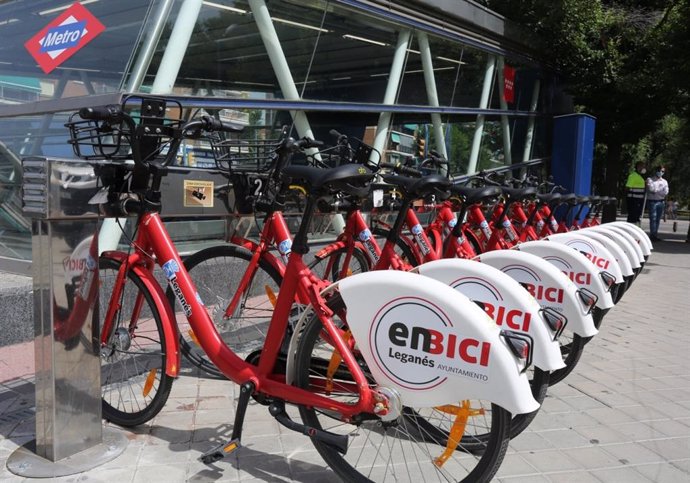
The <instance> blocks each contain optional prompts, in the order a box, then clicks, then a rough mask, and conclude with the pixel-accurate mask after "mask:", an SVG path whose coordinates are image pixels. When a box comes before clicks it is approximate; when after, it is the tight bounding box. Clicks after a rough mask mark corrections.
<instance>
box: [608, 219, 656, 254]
mask: <svg viewBox="0 0 690 483" xmlns="http://www.w3.org/2000/svg"><path fill="white" fill-rule="evenodd" d="M608 225H612V226H615V227H617V228H621V229H623V230H625V231H627V232H628V233H630V234H631V235H632V236H633V237H634V238H635V240H637V243H638V244H639V245H640V248H642V253H644V256H645V257H648V256H649V255H651V253H652V241H651V240H650V239H649V237H648V236H647V234H646V233H645V232H644V230H643V229H642V228H640V227H639V226H637V225H634V224H632V223H628V222H627V221H616V222H613V223H608Z"/></svg>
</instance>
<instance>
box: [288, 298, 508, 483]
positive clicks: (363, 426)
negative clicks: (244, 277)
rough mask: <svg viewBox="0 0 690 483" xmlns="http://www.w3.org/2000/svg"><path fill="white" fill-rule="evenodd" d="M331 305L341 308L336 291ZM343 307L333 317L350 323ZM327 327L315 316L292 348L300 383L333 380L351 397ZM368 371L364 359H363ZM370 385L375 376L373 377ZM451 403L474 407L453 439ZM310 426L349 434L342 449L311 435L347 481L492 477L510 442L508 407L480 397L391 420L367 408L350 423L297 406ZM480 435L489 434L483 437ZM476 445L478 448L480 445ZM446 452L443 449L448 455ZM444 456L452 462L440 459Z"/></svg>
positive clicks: (342, 395)
mask: <svg viewBox="0 0 690 483" xmlns="http://www.w3.org/2000/svg"><path fill="white" fill-rule="evenodd" d="M334 299H335V303H334V304H329V305H330V306H331V307H334V308H337V307H338V303H339V300H340V299H339V297H337V296H335V297H334ZM342 312H343V311H342V309H339V310H336V313H338V314H340V317H338V316H334V321H335V322H336V324H337V325H339V326H340V327H342V328H345V327H346V325H345V323H344V322H343V318H344V317H343V315H342ZM324 333H325V331H324V330H323V329H322V325H321V323H320V321H319V320H318V318H316V317H312V319H311V320H310V321H309V322H308V323H307V325H306V326H305V328H304V331H303V332H302V333H301V334H300V342H299V345H298V347H297V351H296V354H295V369H296V373H295V375H296V380H295V383H296V384H297V385H298V386H300V387H302V388H305V389H311V390H313V391H315V392H319V391H323V388H324V386H326V387H327V386H328V385H331V386H332V387H331V388H330V391H329V394H330V396H331V397H333V398H335V399H338V400H340V401H353V400H355V399H356V397H357V395H356V394H353V393H352V392H351V388H352V378H351V376H350V375H349V371H348V370H347V369H346V368H345V366H344V365H340V366H338V367H337V368H336V370H335V371H333V369H334V368H333V365H332V358H331V356H332V354H333V349H334V348H333V345H332V344H331V343H329V342H328V340H327V338H324V337H322V336H323V335H324ZM361 365H362V367H363V369H364V371H365V373H366V371H367V369H366V364H365V363H364V361H363V360H362V361H361ZM372 383H373V381H372ZM453 408H457V409H461V408H463V409H469V411H470V414H471V415H470V416H469V417H468V418H467V421H466V426H465V430H464V434H463V435H462V437H461V438H460V440H459V441H457V440H456V441H452V440H451V442H450V443H449V442H448V440H449V437H448V435H449V434H450V433H449V431H450V428H451V427H452V426H453V425H454V424H455V423H456V421H457V420H458V418H459V416H455V415H453V414H452V412H453V411H452V410H453ZM299 410H300V415H301V417H302V420H303V421H304V423H305V424H306V425H309V426H312V427H315V428H318V429H323V430H326V431H330V432H333V433H338V434H346V435H348V436H349V439H348V451H347V454H346V455H343V454H341V453H339V452H338V451H337V450H336V449H334V448H333V447H332V446H329V445H327V444H323V443H320V442H318V441H315V440H312V442H313V444H314V446H315V447H316V449H317V451H318V452H319V454H320V455H321V457H322V458H323V459H324V460H325V461H326V463H328V465H329V466H330V467H331V468H332V469H333V470H334V471H335V472H336V473H337V474H338V475H339V476H340V477H341V478H342V479H343V480H344V481H348V482H351V481H357V482H361V481H389V480H390V481H414V480H415V479H417V480H420V481H430V480H436V479H438V480H440V481H448V480H452V481H466V482H484V481H489V480H490V479H491V477H492V476H493V475H494V474H495V473H496V471H497V470H498V467H499V466H500V464H501V462H502V461H503V457H504V456H505V452H506V450H507V447H508V442H509V440H508V432H509V427H510V413H509V412H507V411H506V410H504V409H502V408H500V407H499V406H496V405H492V404H490V403H487V402H482V401H459V402H458V404H457V405H448V406H445V407H443V408H410V407H406V408H404V409H403V411H402V412H401V414H400V415H399V416H398V417H397V418H395V419H394V420H392V421H387V422H386V421H382V420H381V419H380V418H378V417H377V416H375V415H373V414H362V415H360V417H358V418H355V419H353V421H351V422H345V421H342V420H341V419H340V418H339V416H338V415H337V414H335V413H333V412H330V411H328V410H324V409H317V408H313V407H304V406H300V408H299ZM477 434H480V435H488V436H487V437H486V438H485V440H484V439H479V438H477V437H476V435H477ZM478 447H480V448H481V450H478ZM444 452H445V453H444ZM442 454H444V456H447V460H446V461H445V463H443V464H442V465H437V464H435V461H436V459H437V458H439V457H440V456H441V455H442Z"/></svg>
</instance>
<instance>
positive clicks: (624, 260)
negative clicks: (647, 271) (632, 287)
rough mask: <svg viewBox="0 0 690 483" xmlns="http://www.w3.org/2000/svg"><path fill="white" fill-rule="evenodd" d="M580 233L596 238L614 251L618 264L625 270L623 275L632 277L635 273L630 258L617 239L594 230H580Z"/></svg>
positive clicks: (622, 270) (586, 236)
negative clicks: (614, 239)
mask: <svg viewBox="0 0 690 483" xmlns="http://www.w3.org/2000/svg"><path fill="white" fill-rule="evenodd" d="M578 233H580V234H581V236H583V237H585V238H589V239H592V240H596V241H598V242H599V243H601V244H602V245H604V246H605V247H606V248H608V249H609V251H610V252H611V253H613V256H614V257H615V258H616V261H617V262H618V266H620V267H621V272H623V275H624V276H626V277H630V276H632V275H633V270H632V265H631V264H630V260H629V259H628V257H627V256H626V255H625V252H623V249H622V248H621V247H620V246H618V243H616V242H615V241H613V240H611V239H610V238H608V237H607V236H605V235H602V234H601V233H597V232H595V231H592V230H578Z"/></svg>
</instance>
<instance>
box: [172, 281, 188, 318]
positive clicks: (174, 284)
mask: <svg viewBox="0 0 690 483" xmlns="http://www.w3.org/2000/svg"><path fill="white" fill-rule="evenodd" d="M168 283H169V284H170V288H171V289H172V291H173V293H174V294H175V297H177V301H178V302H180V306H181V307H182V311H183V312H184V314H185V315H186V316H187V317H189V316H191V315H192V306H191V305H189V302H187V299H185V298H184V295H183V294H182V289H181V288H180V284H178V283H177V277H173V278H171V279H170V281H169V282H168Z"/></svg>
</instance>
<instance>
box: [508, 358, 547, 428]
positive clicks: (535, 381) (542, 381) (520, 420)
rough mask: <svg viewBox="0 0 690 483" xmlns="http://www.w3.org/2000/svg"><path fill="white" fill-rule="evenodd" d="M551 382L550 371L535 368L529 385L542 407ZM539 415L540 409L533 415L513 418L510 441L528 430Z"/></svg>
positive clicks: (533, 412)
mask: <svg viewBox="0 0 690 483" xmlns="http://www.w3.org/2000/svg"><path fill="white" fill-rule="evenodd" d="M550 380H551V373H550V372H549V371H542V370H541V369H539V368H538V367H535V368H534V372H533V373H532V377H531V378H530V381H529V385H530V388H531V389H532V397H534V399H535V400H536V401H537V402H538V403H539V406H540V407H541V404H542V403H543V402H544V399H546V392H547V390H548V389H549V382H550ZM538 413H539V409H537V410H536V411H532V412H531V413H527V414H516V415H515V416H513V419H512V420H511V421H510V439H513V438H514V437H516V436H517V435H519V434H520V433H522V432H523V431H524V430H525V429H527V427H528V426H529V425H530V423H531V422H532V421H533V420H534V418H535V417H536V416H537V414H538Z"/></svg>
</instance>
